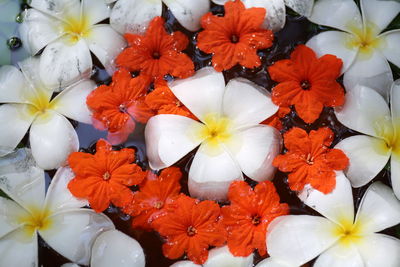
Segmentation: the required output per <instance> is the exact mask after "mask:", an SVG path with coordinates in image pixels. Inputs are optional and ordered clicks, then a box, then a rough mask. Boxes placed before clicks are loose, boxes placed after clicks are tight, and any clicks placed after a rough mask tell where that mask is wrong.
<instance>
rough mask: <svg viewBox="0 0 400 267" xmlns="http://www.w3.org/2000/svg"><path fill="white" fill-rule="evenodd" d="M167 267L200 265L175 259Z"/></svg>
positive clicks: (194, 266)
mask: <svg viewBox="0 0 400 267" xmlns="http://www.w3.org/2000/svg"><path fill="white" fill-rule="evenodd" d="M169 267H202V265H198V264H195V263H193V262H192V261H177V262H175V263H174V264H172V265H170V266H169Z"/></svg>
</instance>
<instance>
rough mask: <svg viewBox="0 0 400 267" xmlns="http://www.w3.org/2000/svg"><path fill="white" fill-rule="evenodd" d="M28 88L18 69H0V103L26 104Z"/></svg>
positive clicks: (12, 67)
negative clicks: (26, 89) (25, 93)
mask: <svg viewBox="0 0 400 267" xmlns="http://www.w3.org/2000/svg"><path fill="white" fill-rule="evenodd" d="M27 86H28V84H27V82H26V81H25V77H24V75H23V74H22V73H21V72H20V71H19V70H18V69H17V68H16V67H14V66H8V65H6V66H2V67H0V103H26V102H27V101H26V99H25V97H24V90H25V88H26V87H27ZM2 121H3V120H2Z"/></svg>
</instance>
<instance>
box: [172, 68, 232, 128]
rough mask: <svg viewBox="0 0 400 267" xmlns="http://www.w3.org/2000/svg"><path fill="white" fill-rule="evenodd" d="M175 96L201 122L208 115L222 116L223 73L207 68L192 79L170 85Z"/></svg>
mask: <svg viewBox="0 0 400 267" xmlns="http://www.w3.org/2000/svg"><path fill="white" fill-rule="evenodd" d="M169 87H170V89H171V91H172V92H173V93H174V95H175V96H176V97H177V98H178V99H179V100H180V101H181V102H182V103H183V104H184V105H185V106H186V107H187V108H188V109H189V110H190V111H191V112H192V113H193V114H194V115H195V116H196V117H197V118H199V119H200V120H204V118H205V117H206V115H207V114H210V113H215V114H220V113H221V109H222V101H223V96H224V93H225V80H224V76H223V75H222V73H220V72H217V71H215V70H214V68H212V67H205V68H202V69H200V70H198V71H197V72H196V74H195V75H193V76H192V77H190V78H187V79H182V80H175V81H174V82H172V83H170V84H169Z"/></svg>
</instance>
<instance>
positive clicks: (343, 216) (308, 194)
mask: <svg viewBox="0 0 400 267" xmlns="http://www.w3.org/2000/svg"><path fill="white" fill-rule="evenodd" d="M336 181H337V184H336V188H335V189H334V190H333V191H332V193H330V194H327V195H324V194H323V193H321V192H319V191H317V190H314V189H305V190H304V191H303V192H302V193H301V194H300V195H299V197H300V199H301V200H302V201H304V203H305V204H306V205H307V206H309V207H311V208H313V209H315V210H316V211H317V212H319V213H320V214H321V215H323V216H325V217H320V216H310V215H287V216H281V217H279V218H277V219H275V220H274V221H273V222H272V223H271V224H270V225H269V227H268V232H267V247H268V253H269V254H270V256H271V257H272V259H275V260H276V262H278V263H279V262H282V263H283V266H285V265H288V266H293V267H295V266H301V265H302V264H304V263H307V262H309V261H310V260H312V259H314V258H316V257H318V256H319V257H318V258H317V259H316V261H315V263H314V265H313V266H314V267H327V266H330V267H341V266H352V267H376V266H385V267H397V266H400V240H399V239H396V238H394V237H392V236H388V235H385V234H380V233H378V232H380V231H382V230H384V229H386V228H389V227H392V226H395V225H397V224H398V223H400V201H399V200H397V198H396V197H395V195H394V194H393V191H392V190H391V189H390V188H389V187H387V186H385V185H383V184H382V183H380V182H377V183H374V184H372V185H371V186H370V187H369V188H368V189H367V191H366V192H365V194H364V197H363V198H362V200H361V202H360V206H359V208H358V212H357V214H356V216H354V205H353V194H352V188H351V185H350V182H349V181H348V179H347V178H346V177H345V176H344V175H343V174H342V173H338V175H337V180H336ZM267 266H268V265H267ZM271 266H274V265H271ZM275 266H279V265H275Z"/></svg>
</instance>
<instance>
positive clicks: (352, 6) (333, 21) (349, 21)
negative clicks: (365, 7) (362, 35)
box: [308, 0, 362, 32]
mask: <svg viewBox="0 0 400 267" xmlns="http://www.w3.org/2000/svg"><path fill="white" fill-rule="evenodd" d="M308 19H309V20H310V21H311V22H314V23H315V24H320V25H324V26H329V27H332V28H336V29H339V30H342V31H347V32H351V27H352V26H353V27H354V26H356V27H357V28H361V27H362V20H361V14H360V11H359V9H358V7H357V5H356V3H355V2H354V1H353V0H319V1H317V2H316V3H315V4H314V7H313V10H312V13H311V16H310V17H308Z"/></svg>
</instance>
